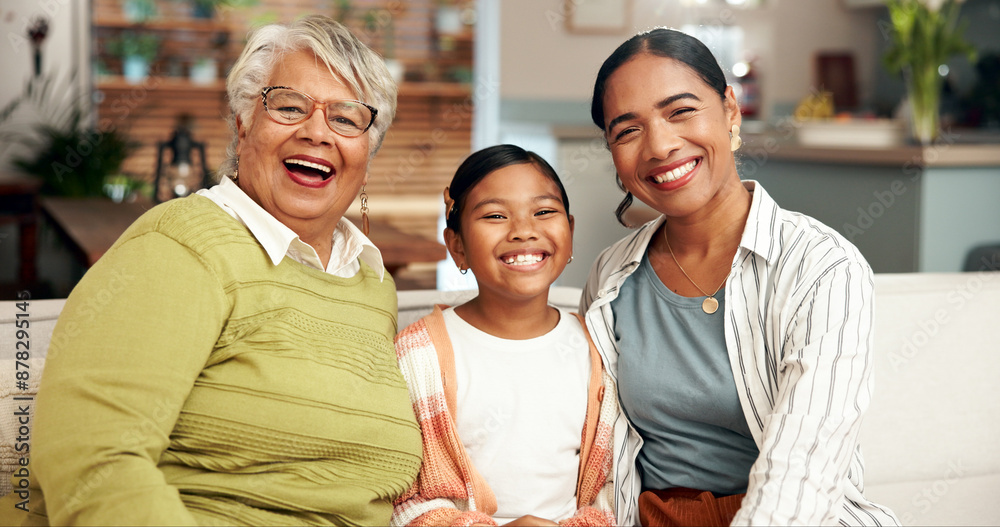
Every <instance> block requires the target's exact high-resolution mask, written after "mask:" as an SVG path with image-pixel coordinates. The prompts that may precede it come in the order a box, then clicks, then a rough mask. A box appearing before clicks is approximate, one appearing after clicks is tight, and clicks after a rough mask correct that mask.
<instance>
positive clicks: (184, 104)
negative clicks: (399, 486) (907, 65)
mask: <svg viewBox="0 0 1000 527" xmlns="http://www.w3.org/2000/svg"><path fill="white" fill-rule="evenodd" d="M929 3H932V4H934V3H936V2H929ZM214 4H218V5H214ZM314 12H322V13H327V14H329V15H331V16H335V17H338V18H339V19H341V20H342V21H344V22H345V23H346V24H348V25H350V26H351V27H352V28H354V29H355V31H357V32H358V34H359V35H360V36H361V37H362V38H363V39H364V40H366V41H367V42H369V43H370V44H371V45H372V46H373V47H374V48H375V49H377V50H378V51H380V52H381V53H382V54H383V55H384V56H385V57H386V58H387V60H388V61H389V62H390V65H391V69H393V70H394V71H395V72H396V73H397V74H398V78H399V81H400V86H401V88H400V96H399V106H400V110H399V114H398V117H397V120H396V122H395V124H394V125H393V127H392V128H391V129H390V133H389V135H388V136H387V139H386V142H385V146H384V147H383V149H382V151H381V152H380V153H379V154H378V156H377V157H376V160H375V161H374V162H373V164H372V173H371V176H372V182H371V183H370V184H369V185H368V195H369V206H370V208H371V213H372V215H373V217H374V218H376V219H377V220H379V221H380V222H382V223H381V224H382V225H385V229H386V230H387V232H389V229H391V232H392V233H395V234H394V235H398V236H397V237H396V238H393V243H396V242H399V241H400V240H398V239H397V238H409V241H411V242H412V241H415V240H423V241H425V242H426V241H433V240H435V239H437V238H439V235H440V230H441V228H442V220H441V215H442V212H443V208H442V204H441V190H442V189H443V187H444V186H445V185H446V184H447V182H448V181H449V180H450V178H451V176H452V174H453V172H454V170H455V168H457V166H458V164H459V163H460V162H461V160H462V159H463V158H464V156H465V155H467V154H468V153H470V152H471V151H473V150H476V149H479V148H482V147H485V146H488V145H492V144H496V143H498V142H510V143H516V144H519V145H521V146H523V147H525V148H528V149H530V150H534V151H536V152H538V153H539V154H541V155H542V156H543V157H545V158H546V159H548V160H549V161H550V162H552V163H553V165H554V166H555V167H556V169H557V170H558V171H559V173H560V176H561V177H562V178H563V181H564V183H565V184H566V187H567V190H568V192H569V196H570V202H571V212H572V213H574V215H575V216H576V221H577V224H576V235H575V244H576V259H575V261H574V262H573V264H571V265H570V266H568V267H567V269H566V272H565V273H564V275H563V276H562V278H561V279H560V282H559V283H560V284H561V285H573V286H581V285H582V284H583V281H584V279H585V277H586V274H587V272H588V270H589V267H590V264H591V262H592V261H593V259H594V258H595V257H596V255H597V253H598V252H599V251H600V250H601V249H602V248H604V247H606V246H607V245H609V244H610V243H612V242H613V241H614V240H616V239H618V238H619V237H621V236H622V235H624V234H625V233H626V232H627V229H625V228H624V227H621V226H619V225H618V224H617V223H616V221H615V219H614V216H613V211H614V208H615V206H616V205H617V203H618V201H619V200H620V198H621V196H622V194H621V192H620V191H619V190H618V189H617V187H616V186H615V184H614V171H613V168H612V165H611V161H610V156H609V155H608V153H607V150H606V149H605V147H604V144H603V140H602V139H601V135H600V133H599V131H598V130H597V128H596V127H594V126H593V124H591V123H590V120H589V105H590V100H589V98H590V94H591V91H592V89H593V82H594V76H595V74H596V72H597V69H598V68H599V66H600V64H601V62H602V61H603V60H604V59H605V58H606V57H607V56H608V55H609V54H610V53H611V51H612V50H613V49H614V48H615V47H616V46H618V45H619V44H620V43H621V42H623V41H624V40H626V39H627V38H629V37H630V36H631V35H633V34H634V33H636V32H637V31H641V30H644V29H648V28H652V27H655V26H669V27H674V28H678V29H681V30H683V31H686V32H689V33H691V34H693V35H695V36H697V37H699V38H701V39H702V40H703V41H704V42H706V44H708V45H709V47H710V48H712V50H713V52H714V53H715V54H716V56H717V57H718V58H719V60H720V62H721V63H722V66H723V69H724V70H725V72H726V73H727V75H728V76H729V80H730V83H731V84H733V85H734V86H735V87H737V88H738V90H739V92H740V94H741V102H742V104H743V110H744V123H745V124H744V133H745V136H744V138H745V146H744V147H743V149H742V150H741V154H740V171H741V175H742V176H743V177H744V178H747V179H756V180H759V181H761V182H762V183H763V184H764V185H765V187H766V188H767V189H768V191H769V192H770V193H771V194H772V195H773V196H775V198H776V199H777V200H778V202H779V204H781V205H782V206H784V207H786V208H790V209H793V210H798V211H801V212H804V213H806V214H809V215H811V216H814V217H816V218H817V219H819V220H821V221H823V222H824V223H827V224H828V225H830V226H832V227H834V228H836V229H837V230H838V231H840V232H841V233H842V234H844V235H845V236H847V237H848V239H850V240H851V241H852V242H854V243H855V244H856V245H857V246H858V247H859V248H860V249H861V250H862V253H864V255H865V257H866V258H868V260H869V262H870V263H871V264H872V267H873V268H874V269H875V271H876V272H935V271H938V272H941V271H962V270H978V269H981V268H982V267H983V266H982V265H980V263H981V260H982V258H980V257H979V256H978V255H980V254H985V255H989V254H992V253H989V252H988V251H989V250H990V248H991V247H994V246H1000V69H998V68H1000V0H965V1H964V2H961V3H960V4H959V6H958V14H959V26H960V27H961V28H962V29H963V31H964V32H963V33H962V36H963V38H964V40H965V41H966V42H968V44H970V45H971V47H972V48H973V49H974V50H975V57H974V59H973V60H970V58H969V55H968V54H965V53H956V54H953V55H952V56H950V57H949V58H948V59H947V60H946V61H945V62H944V64H943V65H942V66H941V67H940V68H939V70H938V71H939V74H940V75H941V77H942V82H943V86H944V88H943V90H942V96H941V101H940V123H941V129H942V130H943V132H942V133H941V134H940V135H939V136H938V137H936V138H934V139H933V140H930V141H926V142H924V143H918V142H916V141H915V140H914V139H913V137H912V133H911V131H910V128H909V124H908V120H909V117H908V115H909V114H908V112H907V107H906V104H905V100H906V99H907V97H906V95H907V88H906V86H905V84H904V82H903V78H902V76H901V75H899V74H898V73H895V72H890V71H889V69H888V68H887V67H886V66H885V64H884V63H883V60H882V57H883V55H884V54H885V53H886V52H887V50H888V49H889V48H890V46H891V42H892V34H893V33H892V32H893V29H892V24H891V21H890V18H889V14H888V10H887V8H886V6H885V3H884V2H883V1H879V0H742V1H739V0H656V1H652V0H475V1H473V0H467V1H461V0H421V1H414V2H401V1H386V0H285V1H282V0H223V1H211V0H89V1H86V0H42V1H39V2H30V3H29V2H24V1H21V0H0V30H2V33H3V35H5V38H4V43H3V44H0V45H3V46H4V47H5V49H4V51H3V52H2V53H0V61H2V71H3V72H4V75H3V76H0V174H2V175H0V283H2V284H5V285H4V287H0V292H3V293H4V295H5V296H4V297H3V298H4V299H7V297H8V296H9V297H10V298H13V295H12V294H10V291H15V290H18V289H20V288H31V289H32V290H33V291H35V292H36V293H37V294H36V297H38V296H39V295H40V296H65V295H66V294H68V292H69V290H70V289H71V288H72V286H73V284H75V282H76V280H78V279H79V277H80V276H82V274H83V273H84V272H85V271H86V268H87V267H88V266H89V265H90V264H91V263H92V261H90V260H92V259H93V258H94V257H95V255H96V256H99V254H100V249H99V248H98V249H91V248H90V247H88V243H89V242H87V241H86V240H84V241H81V240H80V239H79V236H80V235H79V233H74V232H73V228H74V227H78V226H79V225H69V223H74V222H73V221H70V220H66V219H65V218H66V217H65V216H60V215H61V214H63V212H64V211H65V209H66V207H68V206H71V205H73V204H76V203H80V201H73V202H70V203H69V204H67V202H66V200H68V199H70V198H69V197H68V196H71V195H73V196H74V197H76V198H77V199H80V198H79V196H76V195H75V194H80V195H82V194H87V193H90V194H94V193H104V194H106V195H107V196H106V197H103V198H100V199H103V200H107V201H108V202H112V203H114V202H115V201H121V202H122V203H121V205H123V206H132V207H136V206H138V207H140V209H141V207H148V206H151V205H152V204H153V203H155V202H156V201H157V200H163V199H169V198H170V197H172V196H174V195H180V194H184V193H186V192H190V191H192V190H193V189H196V188H197V187H198V186H199V185H200V181H201V179H200V178H201V177H202V176H204V175H208V176H209V177H211V176H212V175H213V174H212V173H213V172H214V170H215V168H216V167H217V165H218V163H219V162H220V161H221V160H222V158H223V155H224V150H225V147H226V145H227V144H228V135H227V134H228V131H227V130H226V127H225V124H224V117H225V113H226V106H225V100H224V97H225V90H224V79H225V74H226V71H227V68H228V67H229V66H231V64H232V62H233V61H234V60H235V58H236V55H237V54H238V52H239V50H240V49H241V47H242V44H243V42H244V40H245V36H246V34H247V31H248V30H249V29H250V28H251V27H253V26H255V25H259V24H262V23H267V22H271V21H289V20H292V19H294V18H296V17H298V16H301V15H303V14H307V13H314ZM143 55H145V57H146V59H147V61H148V65H147V66H146V68H147V69H145V70H144V69H142V66H141V65H138V66H137V65H135V64H133V59H132V58H131V57H132V56H143ZM74 105H76V106H79V107H81V108H83V110H84V111H85V114H84V115H83V116H82V117H81V119H80V122H79V123H78V124H79V126H77V127H76V128H77V129H83V130H87V129H88V127H89V130H91V132H90V133H91V135H90V136H89V137H90V143H91V144H93V145H95V146H97V143H101V144H104V145H105V146H107V145H109V144H111V143H112V141H111V139H121V141H122V143H123V144H125V143H129V144H128V145H126V146H123V148H124V150H123V151H122V152H118V153H117V154H122V153H124V154H125V155H124V156H123V158H124V161H123V162H120V163H119V164H118V166H116V167H115V169H114V171H113V173H111V174H104V175H101V176H100V179H99V180H97V188H98V190H96V191H94V190H90V191H77V190H74V189H67V188H56V187H58V185H54V184H53V182H56V183H58V182H59V181H62V180H64V179H65V177H62V176H65V172H64V171H65V170H66V168H65V167H63V168H60V167H59V166H58V165H59V163H62V164H63V165H65V166H66V167H70V165H73V166H72V167H70V168H68V170H73V171H79V170H82V168H80V167H84V166H85V165H86V164H87V163H86V159H87V158H88V157H93V156H96V155H98V154H97V153H88V152H89V149H88V148H79V147H78V148H76V149H74V152H76V153H78V154H79V159H77V158H73V156H67V154H66V153H65V152H64V151H59V150H58V148H56V151H55V153H53V154H52V155H51V156H50V157H49V158H44V157H43V158H42V159H43V162H42V163H41V165H38V164H36V165H34V166H41V168H38V169H37V170H35V171H36V172H39V173H36V174H30V173H27V172H32V170H31V169H26V168H25V163H21V164H20V165H18V164H17V163H15V160H16V159H22V160H23V159H34V160H37V159H39V156H40V155H41V154H40V152H42V151H44V149H45V146H46V145H45V144H44V141H43V140H41V139H40V138H41V137H42V136H43V135H44V134H42V135H40V134H39V133H38V128H37V125H38V124H39V123H43V122H48V121H51V120H58V119H62V121H60V122H61V123H64V124H65V122H66V118H65V115H62V114H59V115H56V114H58V113H59V111H61V110H65V109H66V108H73V107H74ZM64 113H65V112H64ZM95 130H96V132H95ZM113 132H114V133H113ZM95 134H96V135H95ZM95 137H97V138H102V140H100V141H98V140H96V139H95ZM178 137H179V138H180V140H178V139H177V138H178ZM103 139H108V141H104V140H103ZM192 141H193V143H192ZM133 143H134V144H133ZM83 144H84V145H86V144H88V143H87V135H86V133H84V134H83ZM191 144H194V145H195V147H194V148H191V147H190V145H191ZM199 144H203V150H202V149H199V148H198V145H199ZM49 146H51V144H50V145H49ZM179 147H180V148H179ZM178 148H179V149H180V150H182V151H183V153H182V155H181V156H180V157H181V158H182V159H181V160H182V161H183V163H178V162H177V160H178ZM85 150H86V151H85ZM98 150H101V151H102V152H103V151H104V150H106V149H98ZM107 155H108V157H109V159H111V160H112V161H109V163H113V161H114V159H115V155H116V153H115V152H111V153H108V154H107ZM53 166H56V172H57V173H55V174H51V173H50V174H48V175H41V174H40V173H41V172H44V171H46V170H48V171H49V172H52V169H53ZM203 167H204V168H203ZM60 171H63V173H59V172H60ZM181 173H183V174H181ZM179 174H180V175H179ZM181 175H184V176H187V180H185V182H184V183H183V184H182V185H181V186H180V187H178V186H177V185H176V184H175V183H174V182H176V181H180V179H179V178H180V177H181ZM109 176H110V177H109ZM157 176H159V184H157V179H158V178H157ZM60 177H62V179H60ZM39 179H42V180H44V182H43V183H37V184H36V183H32V181H36V182H37V180H39ZM91 198H93V196H91ZM137 204H138V205H137ZM102 206H103V205H102ZM98 210H101V211H103V210H107V209H106V208H100V209H97V208H94V209H93V211H95V212H91V213H90V215H91V216H93V218H92V219H93V220H94V223H95V225H96V226H95V227H94V229H103V230H105V231H108V232H111V233H112V234H113V233H114V228H112V227H109V226H107V225H104V226H101V225H100V223H101V219H102V218H104V216H103V215H104V214H107V213H105V212H96V211H98ZM640 212H641V211H640ZM641 217H642V215H641V214H637V215H636V218H641ZM60 218H63V220H62V221H61V220H60ZM103 234H105V235H107V233H106V232H105V233H103ZM74 235H76V237H74ZM387 239H388V238H387ZM387 243H388V242H387ZM400 243H402V242H400ZM98 245H99V244H98ZM432 249H433V248H432ZM407 250H408V249H407V246H405V245H400V251H401V254H403V256H402V257H401V261H400V264H399V266H398V268H396V269H394V270H393V271H394V275H395V276H396V279H397V282H398V283H399V287H400V288H401V289H405V288H423V287H431V288H433V287H439V288H461V287H468V286H470V285H472V283H471V282H469V281H467V279H466V278H465V277H462V276H461V275H458V274H457V273H456V272H454V265H453V264H451V263H449V262H447V261H437V259H438V258H439V257H442V256H443V254H444V253H443V250H442V249H441V248H440V247H438V248H437V249H436V250H431V251H427V252H426V254H424V253H421V255H420V256H417V253H418V250H417V249H415V248H414V249H412V252H411V253H407ZM95 251H96V252H95ZM976 251H980V252H976ZM984 251H985V252H984ZM998 251H1000V249H998ZM406 254H413V257H412V258H410V259H409V260H407V258H406ZM26 255H28V256H26ZM32 255H33V256H32ZM970 255H976V256H975V257H974V258H972V261H969V260H970V257H971V256H970ZM985 261H986V262H991V261H992V262H994V263H993V264H992V265H993V268H996V266H997V265H998V264H1000V262H997V261H995V260H989V257H987V259H986V260H985ZM32 262H34V265H32ZM987 267H988V266H987Z"/></svg>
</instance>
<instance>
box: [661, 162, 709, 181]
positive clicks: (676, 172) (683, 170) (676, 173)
mask: <svg viewBox="0 0 1000 527" xmlns="http://www.w3.org/2000/svg"><path fill="white" fill-rule="evenodd" d="M697 164H698V161H691V162H689V163H685V164H683V165H681V166H679V167H677V168H675V169H673V170H671V171H670V172H664V173H662V174H660V175H658V176H653V181H655V182H657V183H666V182H667V181H674V180H677V179H680V177H681V176H683V175H684V174H687V173H688V172H690V171H692V170H694V167H695V166H696V165H697Z"/></svg>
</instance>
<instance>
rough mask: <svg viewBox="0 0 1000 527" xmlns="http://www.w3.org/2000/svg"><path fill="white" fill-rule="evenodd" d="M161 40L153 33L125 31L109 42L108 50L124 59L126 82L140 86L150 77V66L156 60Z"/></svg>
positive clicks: (123, 66)
mask: <svg viewBox="0 0 1000 527" xmlns="http://www.w3.org/2000/svg"><path fill="white" fill-rule="evenodd" d="M159 45H160V38H159V37H158V36H156V35H154V34H152V33H141V32H135V31H124V32H122V34H121V36H120V37H119V38H117V39H115V40H112V41H110V42H108V50H109V51H110V52H111V53H114V54H115V55H118V56H119V57H121V58H122V74H123V75H124V76H125V82H128V83H130V84H139V83H141V82H142V81H143V80H145V78H146V77H147V76H149V65H150V64H151V63H152V62H153V59H155V58H156V53H157V50H158V49H159Z"/></svg>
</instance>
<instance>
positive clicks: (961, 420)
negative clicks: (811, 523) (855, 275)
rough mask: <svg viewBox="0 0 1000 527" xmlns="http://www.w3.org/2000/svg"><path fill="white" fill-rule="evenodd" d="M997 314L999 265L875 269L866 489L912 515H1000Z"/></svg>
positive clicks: (966, 519)
mask: <svg viewBox="0 0 1000 527" xmlns="http://www.w3.org/2000/svg"><path fill="white" fill-rule="evenodd" d="M998 315H1000V273H997V272H994V273H985V272H983V273H965V274H959V273H955V274H927V273H922V274H895V275H894V274H882V275H876V276H875V328H876V330H875V393H874V396H873V400H872V405H871V408H870V409H869V411H868V414H867V415H866V416H865V421H864V424H863V425H862V429H861V446H862V452H863V454H864V457H865V463H866V466H865V483H866V486H867V489H866V494H868V495H869V496H870V497H871V498H872V499H873V500H876V502H877V503H881V504H883V505H886V506H888V507H890V508H892V509H893V510H894V511H895V512H896V513H897V514H898V515H899V517H900V519H901V520H902V521H903V522H904V524H911V525H940V524H942V523H950V524H963V525H971V524H975V523H979V522H984V523H988V524H992V525H996V524H997V522H998V521H1000V509H998V507H1000V505H998V500H997V499H996V496H998V495H1000V448H997V446H996V445H997V437H998V436H1000V395H998V392H997V388H996V386H997V384H996V383H997V380H998V379H1000V316H998ZM883 492H884V494H882V493H883ZM925 493H930V497H926V498H925V497H922V496H924V494H925ZM973 497H975V498H973ZM928 500H929V501H930V504H928V503H927V501H928ZM984 511H992V513H990V514H988V513H987V512H984ZM953 513H954V515H952V514H953Z"/></svg>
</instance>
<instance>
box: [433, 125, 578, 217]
mask: <svg viewBox="0 0 1000 527" xmlns="http://www.w3.org/2000/svg"><path fill="white" fill-rule="evenodd" d="M523 163H530V164H532V165H535V168H537V169H538V171H539V172H541V173H542V174H544V175H545V177H547V178H549V179H551V180H552V181H553V182H555V184H556V186H557V187H559V194H560V196H561V197H562V202H563V207H565V208H566V214H569V197H567V196H566V188H565V187H563V184H562V181H559V176H558V175H557V174H556V171H555V169H554V168H552V165H550V164H548V162H546V161H545V159H542V156H540V155H538V154H536V153H534V152H529V151H527V150H525V149H523V148H521V147H519V146H515V145H496V146H491V147H487V148H484V149H482V150H480V151H478V152H475V153H473V154H472V155H470V156H469V157H467V158H466V159H465V161H463V162H462V164H461V165H460V166H459V167H458V170H456V171H455V177H453V178H451V184H450V185H449V186H448V193H449V194H450V195H451V199H453V200H455V204H454V206H453V207H452V208H451V210H450V211H446V214H447V217H446V218H445V220H446V222H447V225H448V228H449V229H451V230H453V231H455V232H458V233H460V232H462V209H464V208H465V200H466V198H468V197H469V193H470V192H472V189H474V188H476V185H478V184H479V182H480V181H482V180H483V178H485V177H486V176H488V175H490V174H492V173H493V172H495V171H497V170H499V169H501V168H504V167H508V166H511V165H520V164H523Z"/></svg>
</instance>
